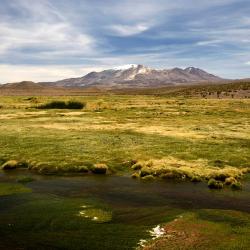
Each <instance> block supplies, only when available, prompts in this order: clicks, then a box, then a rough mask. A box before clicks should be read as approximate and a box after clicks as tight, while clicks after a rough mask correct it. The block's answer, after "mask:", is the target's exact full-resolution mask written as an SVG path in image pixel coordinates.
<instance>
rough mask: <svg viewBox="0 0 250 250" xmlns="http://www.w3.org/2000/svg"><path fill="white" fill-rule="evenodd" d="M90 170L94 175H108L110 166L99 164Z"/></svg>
mask: <svg viewBox="0 0 250 250" xmlns="http://www.w3.org/2000/svg"><path fill="white" fill-rule="evenodd" d="M90 170H91V172H92V173H94V174H106V173H107V171H108V166H107V165H106V164H102V163H98V164H94V165H93V166H92V167H91V169H90Z"/></svg>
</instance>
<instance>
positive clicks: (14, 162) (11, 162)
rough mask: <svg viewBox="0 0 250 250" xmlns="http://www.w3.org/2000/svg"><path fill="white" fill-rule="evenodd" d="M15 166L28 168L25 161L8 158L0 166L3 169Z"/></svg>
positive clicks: (10, 168) (14, 167)
mask: <svg viewBox="0 0 250 250" xmlns="http://www.w3.org/2000/svg"><path fill="white" fill-rule="evenodd" d="M16 168H28V163H27V162H25V161H17V160H9V161H6V162H5V163H3V165H2V166H1V169H3V170H12V169H16Z"/></svg>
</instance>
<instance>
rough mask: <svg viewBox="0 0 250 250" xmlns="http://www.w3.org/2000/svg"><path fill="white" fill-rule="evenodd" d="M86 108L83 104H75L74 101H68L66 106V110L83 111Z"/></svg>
mask: <svg viewBox="0 0 250 250" xmlns="http://www.w3.org/2000/svg"><path fill="white" fill-rule="evenodd" d="M85 106H86V104H85V103H82V102H76V101H69V102H68V103H67V104H66V108H67V109H83V108H84V107H85Z"/></svg>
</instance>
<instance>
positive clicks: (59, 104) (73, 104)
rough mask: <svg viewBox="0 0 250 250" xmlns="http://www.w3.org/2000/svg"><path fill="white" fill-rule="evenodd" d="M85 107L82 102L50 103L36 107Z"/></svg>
mask: <svg viewBox="0 0 250 250" xmlns="http://www.w3.org/2000/svg"><path fill="white" fill-rule="evenodd" d="M85 106H86V103H84V102H78V101H68V102H65V101H51V102H48V103H46V104H42V105H40V106H38V107H37V108H38V109H83V108H84V107H85Z"/></svg>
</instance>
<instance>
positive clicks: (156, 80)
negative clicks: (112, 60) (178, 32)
mask: <svg viewBox="0 0 250 250" xmlns="http://www.w3.org/2000/svg"><path fill="white" fill-rule="evenodd" d="M222 80H223V79H222V78H220V77H217V76H215V75H212V74H209V73H207V72H206V71H204V70H201V69H198V68H194V67H188V68H186V69H181V68H173V69H163V70H156V69H152V68H149V67H146V66H144V65H136V64H129V65H124V66H121V67H116V68H113V69H108V70H104V71H101V72H90V73H88V74H87V75H85V76H83V77H79V78H69V79H65V80H60V81H57V82H51V83H47V84H49V85H52V86H60V87H88V86H98V87H106V88H110V87H115V88H131V87H136V88H140V87H157V86H166V85H188V84H195V83H202V82H219V81H222Z"/></svg>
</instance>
